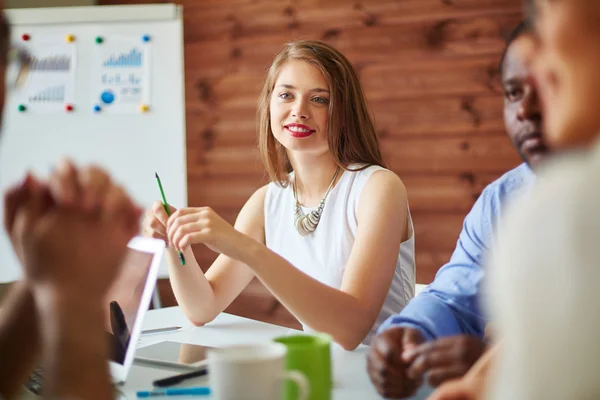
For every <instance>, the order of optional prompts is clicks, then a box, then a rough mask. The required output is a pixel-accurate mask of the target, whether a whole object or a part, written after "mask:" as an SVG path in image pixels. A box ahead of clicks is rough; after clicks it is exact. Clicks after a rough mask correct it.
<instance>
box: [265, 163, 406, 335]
mask: <svg viewBox="0 0 600 400" xmlns="http://www.w3.org/2000/svg"><path fill="white" fill-rule="evenodd" d="M357 167H358V166H357V165H351V166H350V167H349V168H350V169H355V168H357ZM379 170H385V169H384V168H382V167H380V166H376V165H373V166H370V167H368V168H366V169H364V170H362V171H343V174H342V177H341V178H340V180H339V181H338V183H337V184H336V185H335V187H333V188H332V189H331V192H330V193H329V195H328V196H327V200H326V203H325V208H324V210H323V214H322V215H321V220H320V222H319V225H318V226H317V229H316V230H315V231H314V232H313V233H312V234H311V235H309V236H307V237H303V236H301V235H300V234H299V233H298V231H297V230H296V227H295V226H294V213H295V204H296V202H295V200H294V193H293V189H292V185H291V184H290V185H288V186H287V187H286V188H282V187H280V186H278V185H276V184H275V183H274V182H271V183H270V184H269V185H268V188H267V193H266V197H265V204H264V212H265V240H266V245H267V247H268V248H269V249H271V250H273V251H274V252H275V253H277V254H279V255H280V256H281V257H283V258H285V259H286V260H287V261H289V262H290V263H291V264H292V265H294V266H295V267H296V268H298V269H299V270H300V271H302V272H304V273H306V274H307V275H310V276H311V277H313V278H315V279H317V280H318V281H320V282H322V283H324V284H326V285H329V286H331V287H333V288H336V289H340V288H341V285H342V279H343V277H344V272H345V270H346V264H347V263H348V259H349V258H350V252H351V251H352V246H353V245H354V239H355V237H356V229H357V211H358V201H359V199H360V194H361V192H362V190H363V187H364V186H365V183H366V182H367V180H368V179H369V178H370V177H371V175H372V174H373V172H376V171H379ZM290 179H293V173H292V174H290ZM402 206H403V205H400V204H399V205H398V207H402ZM303 211H304V213H305V214H306V213H308V212H310V211H311V209H306V208H303ZM408 221H409V239H408V240H407V241H405V242H403V243H402V244H401V245H400V251H399V253H398V261H397V262H396V271H395V273H394V278H393V280H392V283H391V286H390V289H389V291H388V294H387V297H386V298H385V302H384V304H383V308H382V309H381V312H380V313H379V316H378V317H377V320H376V322H375V325H373V327H372V328H371V331H370V332H369V334H368V335H367V337H366V338H365V340H363V343H364V344H370V343H371V339H372V338H373V336H374V335H375V334H376V332H377V328H378V327H379V325H381V324H382V323H383V322H384V321H385V320H386V319H387V318H388V317H389V316H391V315H393V314H397V313H398V312H400V310H402V308H403V307H404V306H405V305H406V304H407V303H408V302H409V300H410V299H411V298H412V297H413V296H414V292H415V275H416V273H415V272H416V271H415V239H414V229H413V224H412V218H411V217H410V210H409V213H408ZM348 312H352V310H348ZM300 322H302V321H300ZM302 326H303V327H304V330H309V331H310V328H309V327H308V326H306V325H305V324H304V323H302Z"/></svg>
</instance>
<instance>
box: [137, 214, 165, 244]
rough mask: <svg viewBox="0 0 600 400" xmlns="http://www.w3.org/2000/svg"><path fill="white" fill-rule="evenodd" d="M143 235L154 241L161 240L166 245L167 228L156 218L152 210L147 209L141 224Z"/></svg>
mask: <svg viewBox="0 0 600 400" xmlns="http://www.w3.org/2000/svg"><path fill="white" fill-rule="evenodd" d="M143 235H144V236H146V237H151V238H155V239H162V240H164V241H165V242H167V244H168V237H167V228H166V227H165V226H164V225H163V224H162V222H160V221H159V220H158V218H156V216H155V215H154V210H153V209H152V208H149V209H148V210H147V211H146V215H145V217H144V223H143Z"/></svg>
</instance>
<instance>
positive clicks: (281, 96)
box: [279, 92, 292, 100]
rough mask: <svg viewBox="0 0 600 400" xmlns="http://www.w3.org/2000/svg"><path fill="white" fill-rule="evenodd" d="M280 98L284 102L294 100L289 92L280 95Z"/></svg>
mask: <svg viewBox="0 0 600 400" xmlns="http://www.w3.org/2000/svg"><path fill="white" fill-rule="evenodd" d="M279 98H280V99H283V100H289V99H291V98H292V95H291V94H289V93H287V92H283V93H280V94H279Z"/></svg>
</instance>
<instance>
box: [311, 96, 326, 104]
mask: <svg viewBox="0 0 600 400" xmlns="http://www.w3.org/2000/svg"><path fill="white" fill-rule="evenodd" d="M313 101H314V102H315V103H319V104H329V99H326V98H325V97H313Z"/></svg>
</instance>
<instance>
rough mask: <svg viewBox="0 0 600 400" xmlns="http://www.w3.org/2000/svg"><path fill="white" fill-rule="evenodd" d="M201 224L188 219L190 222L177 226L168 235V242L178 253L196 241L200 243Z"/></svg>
mask: <svg viewBox="0 0 600 400" xmlns="http://www.w3.org/2000/svg"><path fill="white" fill-rule="evenodd" d="M201 237H202V223H201V222H199V221H196V219H194V218H190V221H189V222H187V223H185V224H183V225H178V227H177V228H176V229H175V230H174V231H173V233H172V234H170V235H169V242H170V243H171V244H172V245H173V247H174V248H175V249H177V250H178V251H183V250H184V249H185V248H187V247H188V246H191V245H192V244H193V243H195V242H197V241H201Z"/></svg>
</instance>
